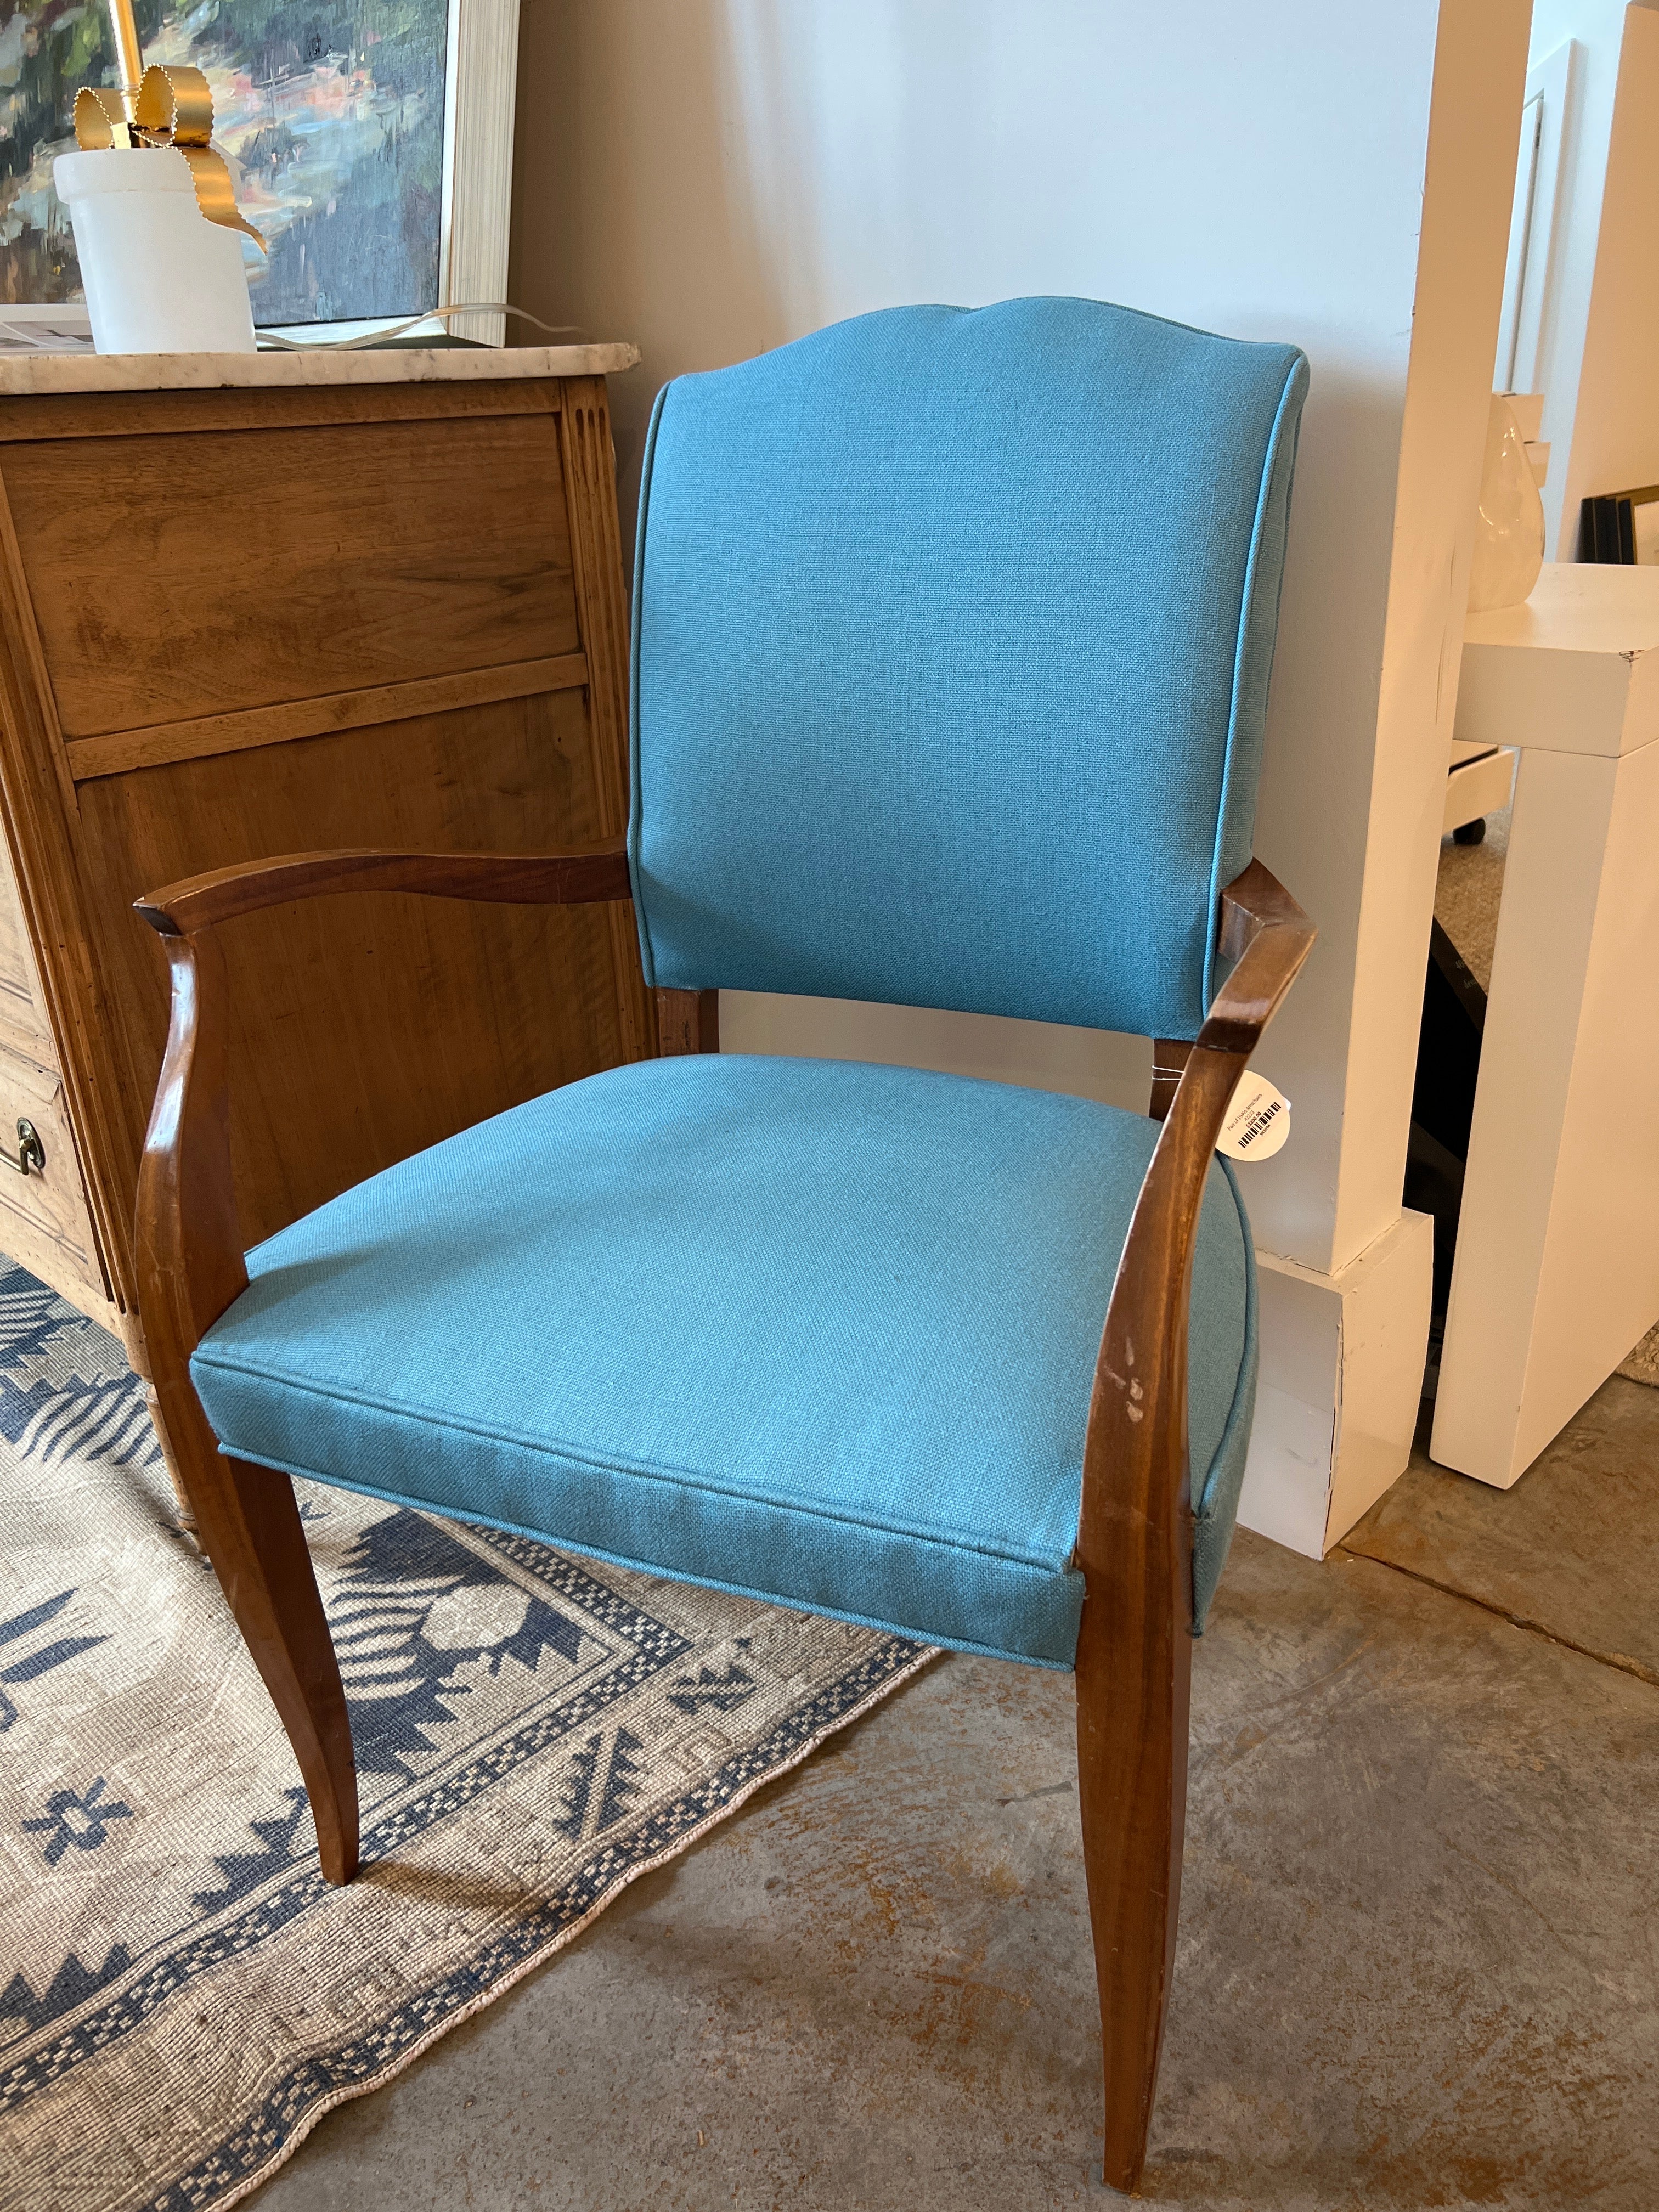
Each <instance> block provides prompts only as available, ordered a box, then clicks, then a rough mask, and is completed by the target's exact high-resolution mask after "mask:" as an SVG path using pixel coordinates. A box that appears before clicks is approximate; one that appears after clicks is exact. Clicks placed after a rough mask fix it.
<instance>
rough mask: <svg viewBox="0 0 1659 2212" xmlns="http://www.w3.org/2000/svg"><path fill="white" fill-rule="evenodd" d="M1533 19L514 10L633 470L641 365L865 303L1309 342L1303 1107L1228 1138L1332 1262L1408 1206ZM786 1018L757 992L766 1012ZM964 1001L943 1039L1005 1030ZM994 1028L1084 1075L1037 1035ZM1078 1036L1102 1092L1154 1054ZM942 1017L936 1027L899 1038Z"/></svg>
mask: <svg viewBox="0 0 1659 2212" xmlns="http://www.w3.org/2000/svg"><path fill="white" fill-rule="evenodd" d="M1527 18H1528V9H1527V5H1526V0H1444V5H1443V6H1437V4H1436V0H1395V4H1394V5H1392V6H1391V7H1390V8H1389V9H1388V10H1387V11H1386V14H1385V15H1379V14H1378V13H1377V11H1376V10H1374V9H1345V8H1334V7H1332V6H1330V5H1329V4H1328V0H1259V4H1256V5H1253V6H1252V7H1250V8H1249V9H1241V8H1240V7H1238V6H1237V0H1168V3H1167V4H1165V5H1164V6H1161V7H1158V8H1156V9H1151V8H1146V7H1145V6H1144V5H1141V4H1139V0H1116V4H1100V0H1092V4H1084V0H1027V4H1025V5H1024V6H1021V7H1019V8H1009V7H1008V6H1006V4H1003V3H1002V0H995V4H994V0H838V4H836V6H834V7H829V6H825V5H822V4H817V0H529V4H527V5H526V10H525V15H524V33H523V47H522V59H521V74H520V116H521V118H522V119H521V123H520V150H519V167H518V178H517V194H516V214H515V241H516V244H515V269H514V276H513V284H514V291H513V297H514V298H515V299H517V300H519V301H521V302H522V303H523V304H524V305H525V306H526V307H531V308H532V309H534V310H535V311H536V312H537V313H540V314H542V315H544V316H546V317H547V318H548V319H550V320H553V321H557V322H565V321H570V322H574V323H578V324H580V325H583V326H584V327H585V328H586V330H587V331H589V332H590V333H591V334H592V336H594V337H626V338H633V339H635V340H637V341H638V342H639V343H641V346H642V347H643V349H644V353H645V363H644V367H643V368H642V369H641V370H640V371H638V372H636V373H635V375H634V376H633V377H632V378H631V379H628V380H622V381H621V382H619V384H618V386H617V390H616V392H615V394H614V399H613V404H614V407H615V410H616V416H617V428H618V448H619V458H620V461H621V465H622V471H623V486H624V501H625V505H628V506H631V503H632V499H633V496H634V492H635V485H636V482H637V471H638V459H639V445H640V436H641V428H642V426H643V423H644V420H645V417H646V416H647V410H648V408H649V404H650V401H651V398H652V395H653V392H654V390H655V388H656V387H657V386H658V385H659V384H660V383H661V382H662V380H664V379H665V377H667V376H669V375H671V374H675V373H676V372H678V371H680V370H683V369H686V368H703V367H709V366H714V365H716V364H719V363H722V362H730V361H732V360H736V359H739V358H742V357H744V356H747V355H750V354H751V353H754V352H756V351H757V350H759V349H762V348H764V347H767V346H771V345H775V344H777V343H780V342H781V341H782V340H784V339H787V338H789V337H794V336H796V335H798V334H799V333H801V332H804V331H808V330H811V329H813V328H815V327H817V325H821V324H823V323H825V322H828V321H831V320H834V319H837V318H839V317H842V316H845V315H850V314H856V313H860V312H861V311H863V310H865V309H868V308H872V307H885V306H888V305H890V304H893V303H896V302H900V301H916V300H942V301H955V302H958V303H961V304H964V305H975V304H979V303H982V302H984V301H991V300H995V299H999V298H1002V297H1006V296H1009V295H1017V294H1020V293H1033V292H1044V291H1053V292H1070V293H1078V294H1083V295H1090V296H1093V297H1096V298H1102V299H1109V300H1116V301H1125V302H1127V303H1128V304H1130V305H1133V306H1135V307H1144V308H1149V309H1152V310H1153V311H1155V312H1157V313H1161V314H1166V315H1171V316H1175V317H1177V318H1180V319H1182V320H1185V321H1189V322H1194V323H1197V324H1200V325H1205V326H1206V327H1208V328H1211V329H1213V330H1217V331H1225V332H1229V333H1231V334H1234V335H1237V336H1239V337H1268V338H1277V339H1291V340H1294V341H1295V342H1297V343H1299V344H1301V345H1302V346H1304V348H1305V349H1306V350H1307V352H1308V354H1309V356H1310V361H1311V362H1312V368H1313V384H1312V392H1311V394H1310V399H1309V403H1308V408H1307V413H1306V416H1305V421H1304V431H1303V439H1302V452H1301V460H1300V465H1299V468H1298V474H1297V489H1296V498H1295V506H1294V511H1293V514H1292V520H1291V542H1290V550H1289V557H1288V564H1287V570H1286V577H1285V599H1284V614H1283V621H1282V625H1281V630H1280V639H1279V665H1278V672H1277V675H1276V678H1275V682H1274V688H1273V704H1272V713H1271V720H1270V727H1269V732H1268V741H1267V761H1266V766H1265V769H1264V773H1263V780H1262V789H1261V814H1260V823H1259V830H1258V836H1257V841H1256V844H1257V851H1258V853H1259V854H1261V858H1262V859H1263V860H1265V861H1266V862H1267V865H1268V866H1270V867H1271V868H1273V870H1274V872H1276V873H1278V874H1279V876H1280V877H1281V878H1283V880H1284V881H1285V883H1286V884H1287V885H1289V887H1290V888H1291V890H1293V891H1294V892H1295V893H1296V895H1297V897H1298V898H1300V899H1301V901H1302V902H1303V903H1304V905H1305V906H1306V907H1307V908H1309V910H1310V913H1311V914H1312V915H1314V917H1315V918H1316V921H1317V922H1318V924H1319V926H1320V931H1321V938H1320V943H1319V945H1318V947H1317V949H1316V952H1315V954H1314V957H1313V959H1312V960H1311V962H1310V965H1309V968H1308V969H1307V971H1306V973H1305V974H1304V978H1303V981H1301V982H1300V984H1299V985H1298V986H1297V991H1296V992H1295V993H1294V994H1293V995H1292V997H1291V1001H1290V1004H1289V1006H1288V1007H1287V1009H1286V1011H1285V1013H1284V1014H1283V1015H1282V1016H1281V1017H1280V1020H1279V1024H1277V1025H1276V1027H1275V1029H1274V1030H1273V1035H1272V1036H1271V1037H1270V1038H1269V1040H1268V1042H1267V1047H1266V1048H1265V1049H1264V1053H1263V1055H1262V1058H1263V1064H1264V1066H1265V1068H1266V1071H1267V1073H1270V1074H1271V1075H1272V1076H1273V1078H1274V1079H1276V1080H1277V1081H1278V1082H1279V1084H1280V1085H1282V1087H1283V1088H1284V1089H1285V1091H1287V1092H1288V1093H1289V1094H1290V1096H1291V1098H1292V1100H1293V1101H1294V1108H1295V1121H1294V1124H1293V1129H1292V1136H1291V1143H1290V1145H1289V1146H1287V1147H1286V1149H1285V1152H1283V1153H1282V1154H1281V1155H1280V1156H1279V1158H1278V1159H1276V1160H1273V1161H1271V1162H1264V1163H1261V1164H1259V1165H1257V1166H1255V1167H1254V1168H1252V1169H1249V1170H1247V1171H1246V1172H1247V1174H1248V1176H1249V1185H1248V1195H1249V1203H1250V1206H1251V1212H1252V1216H1253V1218H1254V1221H1255V1229H1256V1234H1257V1238H1258V1242H1259V1243H1260V1244H1261V1246H1262V1248H1263V1249H1266V1250H1267V1251H1270V1252H1273V1253H1277V1254H1279V1255H1287V1256H1288V1257H1289V1258H1291V1260H1293V1261H1297V1262H1298V1263H1300V1264H1301V1265H1302V1266H1304V1267H1307V1268H1310V1269H1313V1270H1316V1271H1321V1272H1324V1273H1330V1272H1334V1271H1338V1270H1340V1269H1341V1268H1342V1267H1344V1266H1346V1264H1347V1262H1349V1261H1351V1260H1352V1259H1353V1258H1354V1257H1355V1255H1358V1253H1359V1252H1361V1251H1362V1250H1363V1249H1364V1248H1365V1247H1366V1246H1367V1245H1369V1244H1370V1243H1371V1242H1372V1241H1373V1240H1374V1239H1376V1237H1379V1236H1380V1235H1382V1234H1383V1232H1384V1231H1388V1230H1389V1228H1390V1226H1391V1225H1393V1224H1395V1222H1396V1221H1397V1220H1398V1218H1399V1213H1400V1189H1401V1176H1402V1171H1403V1163H1404V1153H1405V1142H1406V1129H1407V1119H1408V1109H1409V1096H1410V1088H1411V1072H1412V1063H1413V1058H1414V1053H1415V1041H1416V1030H1417V1019H1418V1009H1419V1004H1420V999H1421V991H1422V977H1423V971H1424V962H1425V948H1426V940H1427V932H1428V923H1429V915H1430V911H1431V901H1432V890H1433V874H1434V866H1435V857H1436V854H1437V846H1438V836H1439V818H1440V811H1441V801H1442V796H1443V778H1444V772H1445V760H1446V748H1447V744H1448V741H1449V734H1450V714H1451V707H1452V703H1453V700H1454V696H1455V685H1456V667H1457V655H1458V649H1459V644H1460V641H1461V635H1462V611H1463V602H1464V598H1465V595H1466V589H1467V564H1468V546H1469V543H1470V532H1471V529H1472V520H1473V510H1474V490H1475V485H1476V482H1477V478H1478V472H1479V463H1480V447H1481V438H1482V434H1483V425H1484V420H1485V405H1486V401H1485V394H1486V390H1487V388H1488V386H1489V383H1490V376H1491V362H1492V348H1493V345H1494V343H1495V339H1496V329H1497V317H1498V295H1499V290H1500V289H1501V282H1502V270H1503V258H1504V241H1505V237H1506V234H1507V228H1508V209H1509V198H1510V183H1511V180H1512V178H1513V174H1514V161H1515V144H1516V135H1517V131H1518V121H1519V112H1520V105H1521V93H1522V78H1523V73H1524V54H1525V42H1526V26H1527ZM1431 102H1432V105H1433V106H1434V110H1435V131H1436V133H1437V140H1436V141H1435V143H1431ZM1436 144H1437V149H1438V150H1437V152H1436V150H1435V146H1436ZM1436 163H1437V164H1438V172H1439V180H1438V182H1436V179H1435V166H1436ZM1425 178H1426V179H1427V180H1428V184H1429V191H1428V197H1427V198H1426V200H1425ZM1420 241H1421V242H1422V243H1423V246H1424V252H1423V257H1422V258H1423V264H1424V267H1425V270H1428V272H1429V273H1428V276H1427V279H1426V283H1427V289H1424V284H1423V283H1422V282H1420V280H1419V242H1420ZM1408 372H1409V388H1410V392H1413V393H1414V394H1415V398H1414V401H1413V404H1414V407H1415V414H1414V416H1413V415H1412V413H1411V411H1410V410H1409V409H1408ZM1397 512H1398V514H1399V517H1400V520H1401V528H1400V531H1399V532H1398V533H1396V530H1395V522H1396V513H1397ZM624 526H625V527H626V526H627V518H626V517H625V520H624ZM767 1019H768V1021H769V1023H770V1024H771V1036H772V1038H773V1040H774V1041H776V1040H777V1038H778V1036H780V1035H781V1030H780V1027H779V1025H780V1024H781V1023H783V1022H784V1021H785V1020H786V1019H787V1016H786V1015H785V1014H784V1013H783V1012H781V1011H779V1010H773V1011H772V1012H770V1013H769V1014H768V1016H767ZM955 1019H956V1020H957V1022H961V1021H963V1020H964V1019H965V1018H960V1017H958V1018H955ZM954 1034H955V1041H954V1042H953V1043H952V1042H951V1041H950V1040H948V1039H947V1040H946V1046H947V1050H946V1052H945V1057H947V1058H951V1064H956V1065H961V1066H969V1065H975V1064H977V1063H979V1062H982V1061H983V1060H985V1058H986V1057H987V1052H989V1051H990V1050H991V1049H992V1048H991V1047H989V1046H988V1045H986V1044H985V1043H984V1042H983V1041H982V1040H979V1041H976V1040H975V1037H974V1036H971V1035H970V1034H969V1032H968V1031H966V1030H957V1031H956V1032H955V1033H954ZM733 1042H737V1040H736V1039H733ZM994 1049H995V1051H996V1052H997V1053H999V1054H1000V1055H1001V1059H1002V1062H1003V1064H1004V1065H1005V1066H1006V1067H1007V1072H1009V1073H1013V1074H1020V1073H1023V1074H1024V1077H1025V1078H1026V1079H1030V1080H1035V1081H1042V1080H1045V1079H1049V1080H1059V1081H1061V1082H1065V1083H1066V1084H1067V1085H1068V1086H1069V1085H1070V1083H1071V1082H1072V1081H1073V1080H1075V1079H1076V1070H1075V1066H1074V1064H1073V1067H1072V1069H1071V1070H1070V1072H1069V1073H1066V1072H1063V1071H1056V1070H1055V1069H1054V1067H1053V1066H1052V1064H1051V1063H1049V1062H1048V1061H1047V1060H1046V1058H1045V1053H1044V1050H1043V1048H1042V1040H1041V1038H1040V1037H1039V1038H1038V1039H1036V1041H1034V1042H1024V1043H1021V1044H1020V1045H1019V1047H1018V1049H1015V1048H1014V1047H1013V1046H1012V1045H1011V1044H1010V1042H1009V1041H1008V1040H1007V1039H1006V1038H1005V1039H1003V1040H1001V1041H1000V1042H999V1043H998V1044H997V1045H996V1047H995V1048H994ZM1066 1049H1067V1051H1068V1052H1069V1051H1071V1050H1072V1049H1073V1048H1072V1047H1071V1046H1069V1045H1068V1046H1067V1048H1066ZM1101 1050H1102V1055H1103V1056H1102V1059H1101V1060H1100V1062H1099V1065H1098V1066H1097V1068H1096V1069H1095V1070H1094V1071H1093V1073H1094V1075H1095V1077H1096V1079H1097V1087H1099V1088H1101V1089H1102V1090H1103V1094H1104V1095H1113V1092H1112V1085H1113V1084H1114V1083H1117V1084H1120V1085H1121V1083H1123V1082H1124V1081H1125V1080H1127V1079H1128V1078H1129V1077H1130V1076H1132V1075H1133V1073H1134V1071H1135V1070H1136V1069H1138V1068H1140V1067H1141V1066H1144V1062H1142V1061H1139V1060H1133V1061H1132V1060H1128V1059H1127V1058H1126V1057H1125V1056H1124V1055H1123V1053H1122V1051H1121V1048H1116V1047H1112V1046H1107V1047H1104V1048H1101ZM939 1051H940V1044H939V1032H938V1030H936V1029H935V1030H934V1031H933V1036H932V1039H931V1041H930V1042H929V1045H928V1048H927V1050H926V1051H925V1052H923V1051H918V1054H917V1056H918V1057H934V1056H935V1055H936V1054H939ZM1028 1051H1029V1053H1030V1058H1029V1060H1024V1061H1023V1062H1022V1061H1021V1060H1020V1055H1021V1054H1022V1053H1025V1052H1028ZM1011 1055H1012V1059H1011ZM1015 1062H1020V1064H1018V1065H1015V1064H1014V1063H1015ZM1142 1079H1143V1080H1144V1077H1143V1078H1142ZM1085 1087H1086V1086H1085Z"/></svg>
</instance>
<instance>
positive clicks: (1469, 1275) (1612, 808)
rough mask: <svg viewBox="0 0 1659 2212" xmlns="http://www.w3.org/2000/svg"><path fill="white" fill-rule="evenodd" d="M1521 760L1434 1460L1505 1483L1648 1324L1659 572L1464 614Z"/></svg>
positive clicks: (1473, 725) (1654, 1162) (1544, 579)
mask: <svg viewBox="0 0 1659 2212" xmlns="http://www.w3.org/2000/svg"><path fill="white" fill-rule="evenodd" d="M1456 735H1457V738H1458V739H1459V740H1461V741H1462V742H1464V743H1467V744H1478V745H1480V746H1482V747H1486V746H1492V745H1513V746H1515V747H1516V748H1517V749H1518V751H1519V755H1520V765H1519V768H1518V770H1517V772H1516V784H1515V812H1514V817H1513V820H1512V823H1511V827H1510V847H1509V859H1508V863H1507V866H1506V868H1505V872H1504V890H1503V901H1502V904H1501V907H1500V909H1499V914H1498V941H1497V947H1496V951H1495V953H1494V957H1493V962H1492V989H1491V993H1490V996H1489V999H1488V1003H1487V1008H1486V1032H1485V1036H1484V1039H1483V1042H1482V1046H1481V1055H1480V1087H1479V1089H1478V1091H1477V1092H1476V1097H1475V1107H1474V1127H1473V1128H1472V1130H1471V1133H1470V1139H1469V1157H1468V1172H1467V1176H1466V1177H1465V1181H1464V1186H1463V1206H1462V1219H1461V1222H1460V1225H1459V1229H1458V1239H1457V1258H1456V1265H1455V1270H1454V1272H1453V1275H1452V1286H1451V1303H1450V1308H1449V1312H1448V1315H1447V1321H1446V1334H1445V1343H1444V1347H1443V1352H1442V1356H1441V1366H1440V1384H1439V1394H1438V1397H1437V1402H1436V1407H1435V1419H1434V1429H1433V1435H1432V1440H1431V1446H1430V1449H1431V1454H1432V1455H1433V1457H1434V1458H1435V1459H1437V1461H1439V1462H1441V1463H1442V1464H1443V1465H1444V1466H1447V1467H1451V1468H1457V1469H1459V1470H1460V1471H1461V1472H1462V1473H1463V1474H1471V1475H1475V1476H1477V1477H1479V1479H1480V1480H1481V1481H1483V1482H1490V1483H1493V1484H1495V1485H1497V1486H1499V1487H1500V1488H1507V1487H1508V1486H1509V1485H1510V1484H1511V1483H1513V1482H1514V1481H1515V1480H1516V1479H1517V1478H1518V1477H1519V1476H1520V1475H1521V1474H1522V1473H1523V1472H1524V1471H1525V1469H1526V1468H1528V1466H1529V1465H1530V1464H1531V1462H1533V1461H1534V1459H1535V1458H1536V1457H1537V1456H1538V1455H1539V1453H1540V1452H1541V1451H1542V1450H1543V1449H1544V1447H1545V1446H1546V1445H1547V1443H1549V1442H1550V1440H1551V1438H1552V1437H1554V1436H1556V1435H1557V1434H1558V1433H1559V1431H1560V1430H1561V1429H1562V1428H1563V1427H1564V1426H1565V1424H1566V1422H1567V1421H1569V1420H1570V1419H1571V1417H1572V1415H1573V1414H1574V1413H1576V1412H1577V1410H1578V1408H1579V1407H1581V1406H1582V1405H1583V1403H1584V1401H1585V1400H1586V1399H1587V1398H1588V1397H1589V1395H1590V1394H1591V1393H1592V1392H1593V1391H1594V1390H1595V1389H1597V1388H1598V1387H1599V1386H1600V1385H1601V1383H1603V1382H1605V1380H1606V1379H1607V1376H1609V1375H1610V1374H1611V1373H1612V1372H1613V1369H1614V1368H1615V1367H1616V1366H1617V1365H1618V1364H1619V1363H1620V1360H1621V1359H1623V1358H1625V1356H1626V1353H1627V1352H1629V1350H1630V1348H1631V1346H1632V1345H1633V1344H1634V1343H1636V1341H1637V1340H1638V1338H1640V1337H1641V1336H1642V1335H1643V1334H1644V1333H1645V1332H1646V1331H1647V1330H1648V1329H1649V1328H1651V1327H1652V1325H1653V1323H1654V1322H1655V1321H1656V1320H1659V569H1654V568H1613V567H1601V566H1595V567H1592V566H1588V565H1585V566H1573V565H1566V564H1561V565H1550V566H1547V567H1546V568H1545V569H1544V571H1543V574H1541V577H1540V579H1539V581H1538V585H1537V587H1536V589H1535V590H1534V592H1533V595H1532V598H1531V599H1529V600H1528V602H1527V604H1526V605H1524V606H1519V607H1510V608H1505V609H1504V610H1503V611H1500V612H1498V613H1494V614H1483V615H1474V616H1471V617H1470V618H1469V622H1468V629H1467V630H1466V632H1465V641H1464V649H1463V669H1462V684H1461V686H1460V690H1459V695H1458V707H1457V724H1456Z"/></svg>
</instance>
